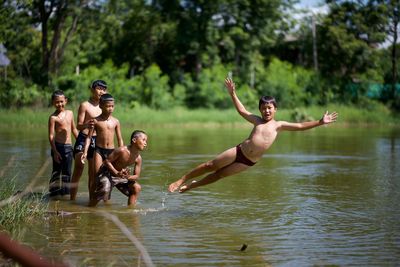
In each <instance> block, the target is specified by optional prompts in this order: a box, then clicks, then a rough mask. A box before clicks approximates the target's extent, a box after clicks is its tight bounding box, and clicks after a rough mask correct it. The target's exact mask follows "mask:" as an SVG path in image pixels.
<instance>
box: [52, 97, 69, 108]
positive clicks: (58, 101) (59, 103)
mask: <svg viewBox="0 0 400 267" xmlns="http://www.w3.org/2000/svg"><path fill="white" fill-rule="evenodd" d="M66 104H67V98H66V97H65V96H63V95H62V96H56V97H54V98H53V106H54V107H55V108H56V110H57V111H58V112H61V111H63V110H64V108H65V105H66Z"/></svg>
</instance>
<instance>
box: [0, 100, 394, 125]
mask: <svg viewBox="0 0 400 267" xmlns="http://www.w3.org/2000/svg"><path fill="white" fill-rule="evenodd" d="M69 108H70V109H72V110H73V111H74V114H75V116H76V115H77V107H69ZM325 110H329V111H330V112H331V111H337V112H338V113H339V119H338V123H337V124H358V125H364V124H368V125H390V124H393V125H394V124H398V123H399V122H400V116H399V115H396V114H393V113H391V112H390V111H389V110H388V109H387V108H385V107H384V106H378V107H374V108H371V109H368V108H367V107H366V108H357V107H351V106H343V105H331V106H328V107H319V106H313V107H306V108H296V109H292V110H289V109H278V111H277V114H276V116H275V118H276V119H277V120H286V121H294V120H296V119H297V120H310V119H320V118H321V116H322V114H323V113H324V111H325ZM53 111H54V109H53V108H46V109H28V108H24V109H22V110H1V112H0V119H1V121H2V125H3V126H7V127H14V126H15V127H21V126H25V127H43V126H45V127H47V121H48V117H49V115H50V114H51V113H52V112H53ZM251 111H252V112H254V113H255V114H258V111H257V110H256V109H255V110H251ZM114 116H115V117H117V118H118V119H119V120H120V122H121V124H123V125H126V126H128V127H130V126H135V127H138V126H152V127H176V126H179V127H191V126H201V127H215V126H222V125H240V124H243V123H245V121H244V120H243V118H241V117H240V116H239V115H238V113H237V112H236V111H235V110H234V109H233V108H231V109H228V110H217V109H196V110H188V109H186V108H180V107H176V108H172V109H170V110H152V109H149V108H146V107H140V108H135V109H129V108H126V107H118V106H117V107H116V110H115V112H114Z"/></svg>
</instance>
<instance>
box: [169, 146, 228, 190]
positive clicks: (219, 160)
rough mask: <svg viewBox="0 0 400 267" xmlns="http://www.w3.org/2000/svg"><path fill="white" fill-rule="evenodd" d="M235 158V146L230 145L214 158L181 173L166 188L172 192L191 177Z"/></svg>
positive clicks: (210, 170) (217, 167)
mask: <svg viewBox="0 0 400 267" xmlns="http://www.w3.org/2000/svg"><path fill="white" fill-rule="evenodd" d="M235 158H236V147H232V148H230V149H228V150H225V151H224V152H222V153H221V154H219V155H218V156H217V157H216V158H215V159H213V160H211V161H208V162H206V163H202V164H200V165H198V166H197V167H196V168H194V169H192V170H191V171H190V172H188V173H187V174H185V175H183V176H182V177H181V178H180V179H179V180H177V181H175V182H174V183H172V184H170V185H169V187H168V190H169V191H170V192H174V191H175V190H177V189H178V188H179V187H180V186H181V185H182V184H183V183H185V182H186V181H187V180H190V179H193V178H195V177H198V176H200V175H203V174H205V173H208V172H212V171H216V170H218V169H220V168H223V167H224V166H226V165H228V164H230V163H232V162H233V161H234V160H235Z"/></svg>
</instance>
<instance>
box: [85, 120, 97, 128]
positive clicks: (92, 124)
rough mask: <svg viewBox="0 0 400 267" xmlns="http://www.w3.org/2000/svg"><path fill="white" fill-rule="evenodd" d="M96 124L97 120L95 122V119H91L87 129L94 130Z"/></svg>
mask: <svg viewBox="0 0 400 267" xmlns="http://www.w3.org/2000/svg"><path fill="white" fill-rule="evenodd" d="M95 122H96V120H95V119H90V120H88V121H87V123H86V125H87V127H86V128H89V129H91V128H93V127H94V124H95Z"/></svg>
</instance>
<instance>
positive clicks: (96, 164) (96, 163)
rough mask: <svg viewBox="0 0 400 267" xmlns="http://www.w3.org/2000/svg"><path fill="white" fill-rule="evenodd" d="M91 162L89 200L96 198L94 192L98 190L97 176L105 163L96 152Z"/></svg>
mask: <svg viewBox="0 0 400 267" xmlns="http://www.w3.org/2000/svg"><path fill="white" fill-rule="evenodd" d="M88 161H89V199H92V198H93V196H94V190H95V189H96V174H97V172H98V171H99V169H100V166H101V164H102V163H103V158H102V157H101V155H100V154H99V153H97V152H94V155H93V159H90V160H88Z"/></svg>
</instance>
